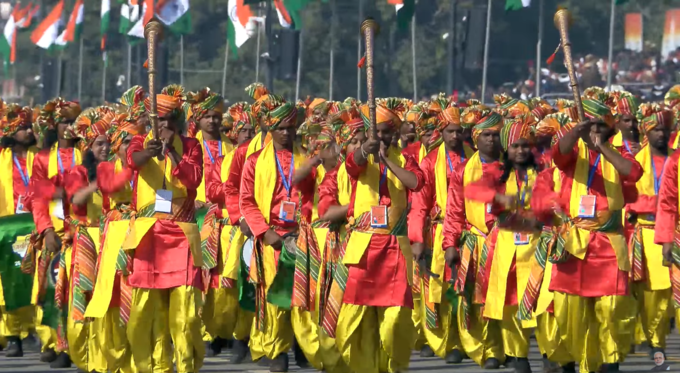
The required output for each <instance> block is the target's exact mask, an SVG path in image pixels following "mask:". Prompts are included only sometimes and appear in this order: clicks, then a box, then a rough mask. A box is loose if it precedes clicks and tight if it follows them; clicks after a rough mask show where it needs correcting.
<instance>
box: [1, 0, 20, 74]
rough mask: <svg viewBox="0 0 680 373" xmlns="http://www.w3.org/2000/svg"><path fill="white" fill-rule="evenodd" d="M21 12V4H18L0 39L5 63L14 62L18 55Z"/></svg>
mask: <svg viewBox="0 0 680 373" xmlns="http://www.w3.org/2000/svg"><path fill="white" fill-rule="evenodd" d="M19 13H20V9H19V4H16V5H15V6H14V10H12V14H10V16H9V19H8V20H7V23H6V24H5V28H4V29H3V32H2V40H0V53H2V56H3V57H4V58H5V64H7V62H9V63H14V59H15V56H16V44H17V43H16V37H17V34H16V32H17V23H18V22H19V21H20V19H21V14H19Z"/></svg>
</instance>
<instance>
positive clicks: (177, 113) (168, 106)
mask: <svg viewBox="0 0 680 373" xmlns="http://www.w3.org/2000/svg"><path fill="white" fill-rule="evenodd" d="M185 101H186V97H185V96H184V88H182V87H181V86H179V85H176V84H171V85H169V86H167V87H165V88H163V89H162V90H161V93H160V94H157V95H156V109H157V110H158V117H159V118H165V117H167V116H168V115H170V116H172V117H173V118H175V119H178V120H180V124H183V123H184V119H185V116H184V115H185V114H184V109H183V105H184V102H185ZM144 107H145V108H146V111H147V112H151V100H150V99H149V97H147V98H146V99H145V100H144Z"/></svg>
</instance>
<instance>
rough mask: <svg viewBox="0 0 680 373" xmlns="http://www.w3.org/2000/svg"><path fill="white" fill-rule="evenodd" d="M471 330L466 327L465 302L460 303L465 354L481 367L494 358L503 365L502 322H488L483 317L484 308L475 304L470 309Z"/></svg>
mask: <svg viewBox="0 0 680 373" xmlns="http://www.w3.org/2000/svg"><path fill="white" fill-rule="evenodd" d="M470 324H471V325H470V328H469V329H468V328H467V327H466V326H465V316H464V315H463V302H459V303H458V331H459V333H460V342H461V344H462V345H463V349H464V350H465V354H466V355H467V356H468V357H470V359H472V360H473V361H474V362H475V363H477V364H479V365H480V366H482V365H484V362H485V361H486V360H488V359H491V358H494V359H497V360H498V361H500V362H501V363H503V362H504V361H505V352H503V341H502V338H503V337H502V332H501V325H500V321H498V320H486V319H484V318H483V317H482V306H481V305H478V304H474V305H472V306H471V307H470Z"/></svg>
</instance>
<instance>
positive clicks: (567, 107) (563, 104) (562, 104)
mask: <svg viewBox="0 0 680 373" xmlns="http://www.w3.org/2000/svg"><path fill="white" fill-rule="evenodd" d="M555 107H556V108H557V111H558V112H559V113H563V114H565V115H567V116H568V117H569V118H570V119H571V121H572V122H576V123H578V122H579V119H578V110H577V109H576V104H575V103H574V101H572V100H565V99H563V98H558V99H557V100H555Z"/></svg>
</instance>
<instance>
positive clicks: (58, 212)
mask: <svg viewBox="0 0 680 373" xmlns="http://www.w3.org/2000/svg"><path fill="white" fill-rule="evenodd" d="M52 216H54V217H55V218H57V219H59V220H64V201H62V200H61V199H58V200H56V201H55V205H54V211H52Z"/></svg>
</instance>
